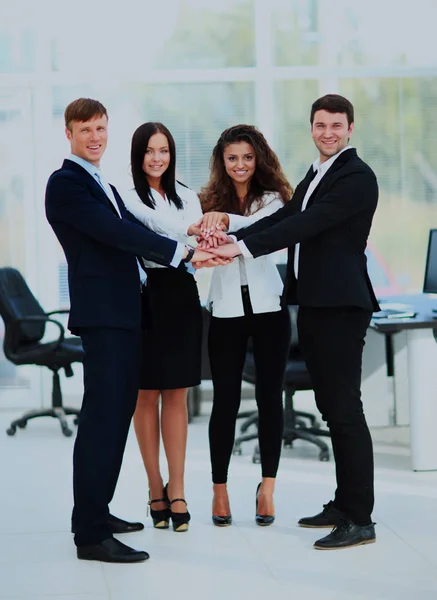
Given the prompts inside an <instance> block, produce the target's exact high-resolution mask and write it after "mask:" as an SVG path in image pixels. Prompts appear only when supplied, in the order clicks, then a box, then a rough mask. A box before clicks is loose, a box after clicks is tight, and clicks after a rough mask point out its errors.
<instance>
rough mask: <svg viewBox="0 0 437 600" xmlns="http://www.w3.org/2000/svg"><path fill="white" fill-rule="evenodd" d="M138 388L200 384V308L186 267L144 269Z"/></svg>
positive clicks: (193, 282) (180, 386) (191, 276)
mask: <svg viewBox="0 0 437 600" xmlns="http://www.w3.org/2000/svg"><path fill="white" fill-rule="evenodd" d="M142 313H143V357H142V366H141V378H140V389H142V390H174V389H179V388H187V387H192V386H195V385H199V384H200V362H201V348H202V309H201V306H200V300H199V293H198V290H197V283H196V280H195V279H194V277H193V275H191V274H190V273H188V272H187V271H186V269H185V268H184V269H182V268H179V269H173V268H168V269H159V268H157V269H147V285H146V286H145V287H143V293H142Z"/></svg>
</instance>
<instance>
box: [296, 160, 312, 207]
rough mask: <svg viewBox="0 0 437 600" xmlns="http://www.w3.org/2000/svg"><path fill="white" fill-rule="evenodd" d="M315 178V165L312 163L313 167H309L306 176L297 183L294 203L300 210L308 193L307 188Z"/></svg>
mask: <svg viewBox="0 0 437 600" xmlns="http://www.w3.org/2000/svg"><path fill="white" fill-rule="evenodd" d="M313 179H314V169H313V166H312V165H311V167H310V168H309V169H308V171H307V173H306V175H305V177H304V178H303V179H302V181H301V182H299V183H298V184H297V186H296V189H295V190H294V194H293V203H294V205H295V207H296V209H297V210H299V211H300V210H301V208H302V202H303V199H304V198H305V194H306V193H307V190H308V188H309V186H310V183H311V181H312V180H313Z"/></svg>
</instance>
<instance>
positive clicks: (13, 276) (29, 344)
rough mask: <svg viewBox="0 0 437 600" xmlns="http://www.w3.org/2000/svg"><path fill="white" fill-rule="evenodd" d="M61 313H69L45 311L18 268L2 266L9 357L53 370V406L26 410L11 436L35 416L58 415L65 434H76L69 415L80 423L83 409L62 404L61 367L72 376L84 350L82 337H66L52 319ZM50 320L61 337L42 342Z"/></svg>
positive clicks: (0, 312) (0, 289)
mask: <svg viewBox="0 0 437 600" xmlns="http://www.w3.org/2000/svg"><path fill="white" fill-rule="evenodd" d="M62 313H68V310H57V311H52V312H49V313H45V312H44V311H43V309H42V308H41V306H40V304H39V303H38V301H37V300H36V298H35V296H34V295H33V294H32V292H31V291H30V289H29V287H28V286H27V284H26V282H25V281H24V279H23V277H22V275H21V274H20V273H19V272H18V271H17V270H16V269H12V268H10V267H5V268H1V269H0V316H1V317H2V318H3V321H4V323H5V337H4V343H3V350H4V354H5V356H6V358H7V359H8V360H10V361H11V362H12V363H13V364H14V365H39V366H41V367H48V368H49V369H50V370H51V371H53V389H52V406H51V408H47V409H43V410H31V411H28V412H26V413H24V414H23V415H22V416H21V417H20V418H19V419H16V420H15V421H12V423H11V425H10V427H9V429H7V431H6V433H7V434H8V435H14V434H15V432H16V430H17V427H19V428H20V429H24V428H25V427H26V425H27V422H28V421H29V420H30V419H35V418H36V417H55V418H56V419H58V420H59V422H60V424H61V429H62V433H63V434H64V435H65V436H67V437H69V436H71V435H72V434H73V432H72V430H71V429H70V428H69V426H68V422H67V419H66V416H67V415H75V416H76V419H75V423H76V424H77V417H78V415H79V413H80V410H79V409H76V408H67V407H64V406H63V405H62V391H61V383H60V379H59V370H60V369H64V371H65V375H66V376H67V377H72V375H73V369H72V368H71V365H72V364H73V363H74V362H82V359H83V354H84V352H83V348H82V345H81V340H80V338H76V337H69V338H65V337H64V334H65V329H64V327H63V325H62V324H61V323H60V322H59V321H57V320H55V319H52V318H51V316H52V315H54V314H62ZM47 323H54V324H55V325H57V327H58V329H59V337H58V339H57V340H55V341H53V342H45V343H43V342H42V341H41V340H42V338H43V337H44V333H45V328H46V324H47Z"/></svg>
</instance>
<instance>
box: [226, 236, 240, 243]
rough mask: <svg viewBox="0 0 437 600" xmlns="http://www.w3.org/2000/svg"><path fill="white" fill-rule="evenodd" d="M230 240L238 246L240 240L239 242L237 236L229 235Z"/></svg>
mask: <svg viewBox="0 0 437 600" xmlns="http://www.w3.org/2000/svg"><path fill="white" fill-rule="evenodd" d="M228 238H229V239H230V240H232V241H233V242H234V244H236V243H237V242H238V240H237V236H236V235H228Z"/></svg>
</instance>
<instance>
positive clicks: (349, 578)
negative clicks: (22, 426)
mask: <svg viewBox="0 0 437 600" xmlns="http://www.w3.org/2000/svg"><path fill="white" fill-rule="evenodd" d="M13 416H14V415H12V414H11V413H10V412H9V413H6V412H5V413H0V472H1V473H2V485H1V489H0V542H1V543H0V599H1V600H9V599H11V600H12V598H13V599H14V600H140V599H141V600H144V599H145V598H147V599H149V598H150V599H152V600H161V598H162V599H163V600H164V599H166V600H167V599H168V598H169V597H175V598H177V600H185V599H186V600H204V599H205V598H208V600H216V599H217V600H234V599H235V600H237V599H238V600H241V598H242V597H243V598H244V597H247V598H248V599H249V598H250V600H266V598H267V600H268V598H269V597H273V596H274V597H275V598H276V597H283V598H291V597H293V598H300V597H302V598H305V599H306V600H313V599H314V600H317V599H318V598H323V600H351V599H352V598H353V600H411V599H412V598H414V600H431V599H432V600H435V599H436V598H437V541H436V540H437V537H436V536H435V532H436V531H437V512H436V510H435V506H436V502H437V473H413V472H412V471H411V470H410V469H409V456H408V453H407V452H405V448H403V447H396V446H393V445H389V444H386V445H384V443H383V441H381V439H379V442H378V446H377V452H376V456H375V462H376V473H375V475H376V492H377V493H376V505H375V512H374V520H375V521H377V523H378V524H377V527H376V531H377V542H376V544H372V545H368V546H363V547H358V548H354V549H349V550H343V551H337V552H320V551H316V550H314V549H313V547H312V545H313V543H314V541H315V540H316V539H318V538H319V537H322V536H323V535H324V534H325V533H327V531H326V530H310V529H303V528H299V527H297V525H296V522H297V519H298V518H299V517H301V516H307V515H311V514H314V513H316V512H318V511H319V510H320V509H321V507H322V504H323V503H324V502H326V501H328V500H329V499H331V498H332V495H333V491H334V484H335V471H334V464H333V462H332V461H331V462H328V463H321V462H320V461H319V460H318V451H317V450H316V449H315V448H313V447H311V446H310V445H308V444H305V443H302V442H300V443H297V444H296V445H295V446H294V447H293V448H292V449H287V450H284V452H283V457H282V460H281V466H280V471H279V475H278V481H277V486H276V494H275V503H276V521H275V523H274V525H273V526H272V527H268V528H261V527H257V526H256V524H255V522H254V515H255V489H256V486H257V484H258V482H259V481H260V465H257V464H253V463H252V460H251V458H252V450H253V445H254V444H253V443H248V444H245V445H244V446H243V455H242V456H234V457H233V458H232V462H231V468H230V480H229V491H230V500H231V508H232V515H233V521H234V524H233V525H232V526H231V527H228V528H223V529H222V528H217V527H214V526H213V525H212V522H211V492H212V485H211V480H210V463H209V452H208V437H207V420H208V419H207V416H206V415H204V416H202V417H200V418H197V419H196V420H195V422H194V423H193V424H191V425H190V428H189V448H188V457H187V477H186V493H187V499H188V503H189V509H190V512H191V513H192V522H191V524H190V530H189V532H188V533H185V534H176V533H174V532H173V531H172V530H168V531H157V530H154V529H153V527H152V522H151V519H150V518H149V519H147V520H146V503H147V482H146V477H145V474H144V469H143V465H142V462H141V458H140V455H139V452H138V449H137V445H136V440H135V437H134V435H132V434H131V435H130V437H129V440H128V445H127V449H126V454H125V460H124V464H123V469H122V473H121V476H120V480H119V485H118V488H117V493H116V497H115V498H114V501H113V503H112V507H111V510H112V512H113V513H114V514H116V515H119V516H121V517H124V518H127V519H132V520H144V522H145V525H146V528H145V530H144V531H141V532H138V533H135V534H130V535H128V536H123V537H122V538H120V539H123V541H124V542H125V543H128V544H130V545H132V546H134V547H136V548H139V549H145V550H147V551H148V552H150V554H151V559H150V560H148V561H146V562H145V563H141V564H138V565H109V564H100V563H92V562H86V561H78V560H77V559H76V557H75V548H74V545H73V541H72V536H71V533H70V532H69V527H70V514H71V504H72V492H71V455H72V448H73V443H74V439H73V438H70V439H67V438H65V437H64V436H62V434H61V432H60V431H59V430H58V428H57V427H56V424H55V423H54V422H52V421H50V420H41V421H40V422H35V423H34V424H29V426H28V427H27V429H26V430H24V431H21V430H20V431H18V432H17V435H16V436H15V437H13V438H9V437H7V436H6V435H1V431H2V429H3V428H4V429H6V427H7V423H8V422H9V420H11V419H12V418H13ZM163 464H165V461H163ZM164 476H165V475H164Z"/></svg>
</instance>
